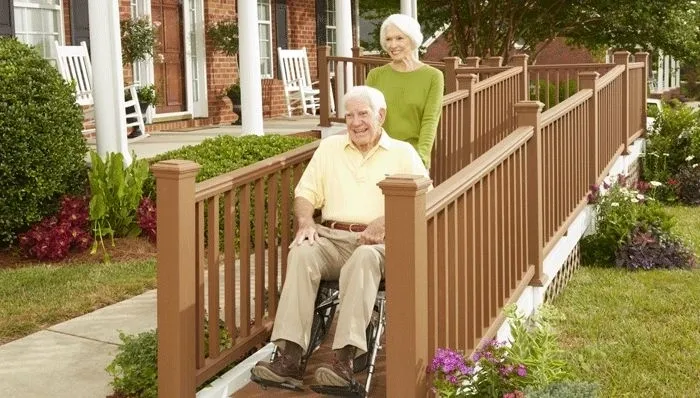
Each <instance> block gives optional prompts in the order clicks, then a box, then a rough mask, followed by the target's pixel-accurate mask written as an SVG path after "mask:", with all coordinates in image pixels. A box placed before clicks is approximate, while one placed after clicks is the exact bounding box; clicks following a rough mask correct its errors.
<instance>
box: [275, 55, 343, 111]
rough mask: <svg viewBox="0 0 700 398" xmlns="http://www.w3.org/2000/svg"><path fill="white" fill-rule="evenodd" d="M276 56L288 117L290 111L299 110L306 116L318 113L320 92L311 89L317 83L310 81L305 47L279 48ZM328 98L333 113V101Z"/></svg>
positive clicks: (331, 98) (331, 97)
mask: <svg viewBox="0 0 700 398" xmlns="http://www.w3.org/2000/svg"><path fill="white" fill-rule="evenodd" d="M277 54H278V58H279V61H280V71H281V74H282V83H283V85H284V100H285V102H286V104H287V113H288V115H289V116H290V117H291V116H292V111H293V110H294V109H299V108H300V109H301V110H302V112H303V113H304V114H306V115H311V114H317V113H318V112H320V108H321V100H320V98H319V94H320V90H319V89H318V88H314V87H313V86H315V85H316V84H318V82H312V81H311V73H310V72H309V58H308V56H307V55H306V47H302V48H301V49H299V50H284V49H282V48H281V47H277ZM329 87H330V85H329ZM329 90H330V88H329ZM329 98H330V102H331V112H333V111H334V110H335V109H334V108H335V104H334V102H335V101H334V99H333V95H332V93H331V95H329Z"/></svg>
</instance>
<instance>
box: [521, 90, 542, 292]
mask: <svg viewBox="0 0 700 398" xmlns="http://www.w3.org/2000/svg"><path fill="white" fill-rule="evenodd" d="M543 107H544V104H543V103H541V102H539V101H521V102H518V103H517V104H515V114H516V117H517V119H518V127H523V126H533V128H534V133H533V135H532V138H530V139H529V140H528V141H527V145H526V147H525V154H526V157H527V164H526V166H525V167H526V170H525V172H526V178H527V182H526V184H525V187H526V188H525V190H526V193H525V195H526V196H525V200H526V208H527V210H526V211H527V261H528V264H530V265H531V266H533V267H535V274H534V276H533V277H532V280H530V286H544V282H545V281H546V275H545V274H544V273H543V272H542V262H543V261H544V256H543V254H542V253H543V249H544V236H542V235H543V228H542V225H543V224H542V217H543V208H542V134H541V129H540V116H541V114H542V108H543Z"/></svg>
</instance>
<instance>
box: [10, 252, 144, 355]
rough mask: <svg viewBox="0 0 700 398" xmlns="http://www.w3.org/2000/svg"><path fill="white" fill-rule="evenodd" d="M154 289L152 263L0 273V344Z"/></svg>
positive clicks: (45, 268) (95, 264) (42, 267)
mask: <svg viewBox="0 0 700 398" xmlns="http://www.w3.org/2000/svg"><path fill="white" fill-rule="evenodd" d="M155 286H156V267H155V260H148V261H129V262H116V263H111V264H100V263H91V264H76V265H73V264H64V265H42V266H32V267H25V268H17V269H0V344H2V343H6V342H8V341H10V340H14V339H17V338H19V337H22V336H26V335H28V334H30V333H33V332H36V331H38V330H40V329H43V328H45V327H48V326H51V325H53V324H56V323H59V322H62V321H65V320H68V319H71V318H74V317H76V316H78V315H82V314H85V313H88V312H91V311H93V310H95V309H97V308H100V307H104V306H106V305H109V304H112V303H116V302H118V301H121V300H124V299H126V298H129V297H132V296H135V295H137V294H140V293H142V292H144V291H146V290H148V289H152V288H155Z"/></svg>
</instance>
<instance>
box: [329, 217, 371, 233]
mask: <svg viewBox="0 0 700 398" xmlns="http://www.w3.org/2000/svg"><path fill="white" fill-rule="evenodd" d="M321 225H323V226H324V227H328V228H331V229H339V230H341V231H350V232H362V231H364V230H365V229H366V228H367V225H365V224H350V223H345V222H339V221H333V220H326V221H324V222H322V223H321Z"/></svg>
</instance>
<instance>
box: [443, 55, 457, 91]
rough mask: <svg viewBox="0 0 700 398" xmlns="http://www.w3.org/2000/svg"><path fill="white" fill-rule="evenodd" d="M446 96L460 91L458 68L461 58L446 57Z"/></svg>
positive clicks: (444, 60) (444, 59)
mask: <svg viewBox="0 0 700 398" xmlns="http://www.w3.org/2000/svg"><path fill="white" fill-rule="evenodd" d="M442 60H443V62H445V94H449V93H454V92H455V91H457V90H458V89H459V85H458V84H457V68H459V63H460V61H461V60H460V59H459V57H445V58H443V59H442Z"/></svg>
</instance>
